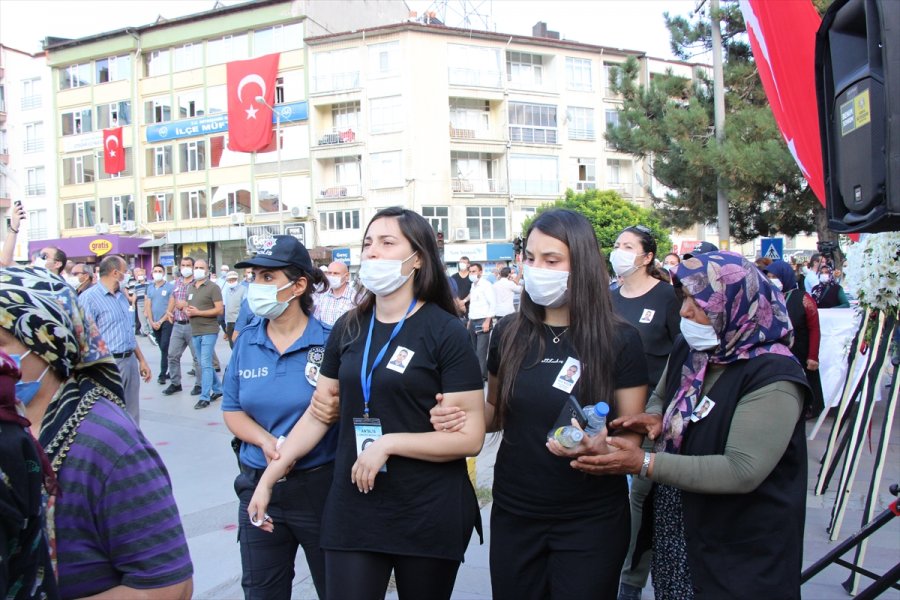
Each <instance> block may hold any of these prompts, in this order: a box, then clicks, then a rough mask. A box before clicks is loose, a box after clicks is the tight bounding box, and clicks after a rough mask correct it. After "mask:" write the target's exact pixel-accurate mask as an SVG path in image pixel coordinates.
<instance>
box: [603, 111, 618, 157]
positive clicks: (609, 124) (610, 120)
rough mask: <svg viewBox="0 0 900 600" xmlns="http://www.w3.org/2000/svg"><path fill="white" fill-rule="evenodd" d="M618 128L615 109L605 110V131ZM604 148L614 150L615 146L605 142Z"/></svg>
mask: <svg viewBox="0 0 900 600" xmlns="http://www.w3.org/2000/svg"><path fill="white" fill-rule="evenodd" d="M618 126H619V111H618V110H616V109H615V108H607V109H606V130H607V131H609V130H610V129H611V128H613V127H618ZM606 147H607V148H608V149H610V150H615V149H616V146H615V145H614V144H612V143H611V142H609V141H608V140H607V142H606Z"/></svg>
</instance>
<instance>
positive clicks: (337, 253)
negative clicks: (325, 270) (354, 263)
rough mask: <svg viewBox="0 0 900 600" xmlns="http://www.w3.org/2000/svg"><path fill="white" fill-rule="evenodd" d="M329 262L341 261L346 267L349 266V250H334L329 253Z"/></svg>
mask: <svg viewBox="0 0 900 600" xmlns="http://www.w3.org/2000/svg"><path fill="white" fill-rule="evenodd" d="M331 261H332V262H335V261H341V262H342V263H344V264H346V265H347V266H348V267H349V266H350V248H334V249H333V250H332V251H331Z"/></svg>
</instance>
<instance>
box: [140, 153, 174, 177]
mask: <svg viewBox="0 0 900 600" xmlns="http://www.w3.org/2000/svg"><path fill="white" fill-rule="evenodd" d="M146 172H147V175H150V176H153V175H171V174H172V146H157V147H156V148H148V149H147V171H146Z"/></svg>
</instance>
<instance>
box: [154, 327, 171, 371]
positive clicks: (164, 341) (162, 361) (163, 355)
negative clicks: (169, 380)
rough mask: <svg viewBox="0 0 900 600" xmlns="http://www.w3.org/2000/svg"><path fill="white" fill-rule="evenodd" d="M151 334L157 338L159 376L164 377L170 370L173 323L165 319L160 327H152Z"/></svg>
mask: <svg viewBox="0 0 900 600" xmlns="http://www.w3.org/2000/svg"><path fill="white" fill-rule="evenodd" d="M150 335H152V336H153V337H154V338H155V339H156V344H157V345H158V346H159V376H160V377H163V376H165V375H166V373H168V372H169V339H170V338H171V337H172V324H171V323H169V322H168V321H163V322H162V324H160V326H159V329H153V327H150Z"/></svg>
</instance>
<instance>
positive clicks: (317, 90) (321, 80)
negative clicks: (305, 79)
mask: <svg viewBox="0 0 900 600" xmlns="http://www.w3.org/2000/svg"><path fill="white" fill-rule="evenodd" d="M356 89H359V71H347V72H344V73H331V74H330V75H318V76H316V77H313V93H314V94H331V93H335V92H347V91H350V90H356Z"/></svg>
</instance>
